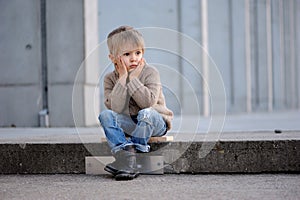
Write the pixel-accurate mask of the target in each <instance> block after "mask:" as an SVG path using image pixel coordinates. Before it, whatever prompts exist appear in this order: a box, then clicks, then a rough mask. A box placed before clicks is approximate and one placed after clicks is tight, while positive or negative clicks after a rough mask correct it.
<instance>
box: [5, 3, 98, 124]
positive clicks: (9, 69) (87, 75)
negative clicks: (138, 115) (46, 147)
mask: <svg viewBox="0 0 300 200" xmlns="http://www.w3.org/2000/svg"><path fill="white" fill-rule="evenodd" d="M42 2H43V1H38V0H30V1H22V0H14V1H5V0H1V1H0V13H1V14H0V15H1V17H0V20H1V21H0V23H1V30H0V39H1V43H0V45H1V46H0V49H1V55H0V60H1V64H0V65H1V73H0V104H1V107H0V113H1V114H0V126H11V125H13V126H18V127H19V126H39V115H38V113H39V111H40V110H42V109H43V108H47V109H48V111H49V124H50V126H52V127H53V126H74V125H75V122H76V124H77V125H78V126H89V125H96V124H97V116H95V114H94V112H93V111H91V110H93V109H96V110H97V111H98V110H99V106H94V105H98V104H99V100H98V98H97V99H95V100H96V102H97V103H95V102H93V104H92V105H93V106H90V105H91V104H90V101H89V100H87V99H93V100H94V98H90V97H94V95H95V92H94V89H91V88H95V87H97V83H98V82H97V81H98V70H99V67H98V62H97V59H96V58H95V57H92V58H91V59H89V61H88V62H84V61H85V58H86V57H88V55H90V54H91V52H92V51H93V49H94V48H95V47H96V46H97V45H98V34H97V31H98V28H97V26H98V24H97V1H95V0H93V1H90V0H89V1H85V0H76V1H74V0H71V1H70V0H64V1H60V0H51V1H45V2H46V3H45V8H46V12H45V13H44V14H45V19H46V21H45V28H46V29H45V30H46V33H45V35H46V38H42V36H41V32H42V24H41V20H42V19H43V18H42V17H41V12H42V11H41V5H42ZM87 2H88V3H87ZM43 39H45V43H43V44H42V41H43ZM45 44H46V45H45ZM42 48H44V49H43V51H42ZM42 52H46V59H45V62H46V63H45V65H46V68H47V74H46V76H47V83H46V84H47V85H46V87H47V89H46V90H44V87H43V81H42ZM81 66H82V67H81ZM80 67H81V68H80ZM80 69H81V70H80ZM79 71H80V73H78V72H79ZM76 75H77V79H76ZM74 85H78V88H77V89H76V91H77V93H75V95H76V101H73V94H74V92H73V88H74V87H73V86H74ZM44 92H46V93H47V96H46V98H47V102H48V105H43V102H44V99H43V98H45V96H44V95H43V93H44ZM79 93H80V94H79ZM72 108H74V109H76V110H78V112H77V113H78V114H77V115H76V116H75V117H76V120H74V118H73V114H74V113H73V109H72ZM97 113H98V112H97Z"/></svg>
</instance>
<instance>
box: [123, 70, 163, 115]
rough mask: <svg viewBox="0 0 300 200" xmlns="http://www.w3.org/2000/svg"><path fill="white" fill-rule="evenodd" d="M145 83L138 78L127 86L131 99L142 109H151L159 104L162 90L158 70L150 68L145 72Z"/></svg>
mask: <svg viewBox="0 0 300 200" xmlns="http://www.w3.org/2000/svg"><path fill="white" fill-rule="evenodd" d="M143 73H144V76H145V77H144V83H142V82H141V81H140V79H138V78H134V79H132V80H131V81H130V82H129V83H128V84H127V89H128V93H129V95H130V97H132V98H133V99H134V101H135V102H136V103H137V105H138V106H139V107H140V108H141V109H144V108H149V107H152V106H153V105H154V104H156V103H157V101H158V98H159V93H160V89H161V83H160V77H159V73H158V71H157V70H154V69H153V68H148V70H147V71H144V72H143Z"/></svg>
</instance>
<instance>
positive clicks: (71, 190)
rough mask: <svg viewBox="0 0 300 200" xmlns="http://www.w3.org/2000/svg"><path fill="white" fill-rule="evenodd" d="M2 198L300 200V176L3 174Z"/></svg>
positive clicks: (0, 188)
mask: <svg viewBox="0 0 300 200" xmlns="http://www.w3.org/2000/svg"><path fill="white" fill-rule="evenodd" d="M0 199H1V200H6V199H9V200H13V199H18V200H19V199H25V200H26V199H30V200H32V199H35V200H37V199H109V200H111V199H133V200H134V199H146V200H147V199H149V200H160V199H162V200H170V199H176V200H178V199H220V200H223V199H251V200H253V199H272V200H276V199H284V200H288V199H295V200H296V199H300V175H299V174H250V175H249V174H248V175H244V174H198V175H187V174H180V175H174V174H173V175H170V174H165V175H141V176H139V177H138V178H137V179H135V180H132V181H115V180H114V179H113V178H112V177H111V176H110V175H99V176H92V175H84V174H81V175H74V174H73V175H0Z"/></svg>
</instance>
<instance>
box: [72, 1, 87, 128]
mask: <svg viewBox="0 0 300 200" xmlns="http://www.w3.org/2000/svg"><path fill="white" fill-rule="evenodd" d="M81 2H82V16H83V19H82V32H83V33H82V37H83V38H82V41H83V51H82V52H83V56H82V57H83V61H82V64H83V65H80V67H83V69H80V67H79V70H82V71H83V82H82V90H83V95H82V98H83V99H82V103H83V108H82V109H83V110H82V117H83V119H82V120H83V123H84V124H86V112H87V111H86V109H87V108H86V99H85V98H86V94H85V91H86V88H85V86H86V69H85V67H86V66H85V64H86V63H85V59H86V37H85V36H86V35H85V33H86V27H85V20H86V16H85V14H86V12H85V10H86V0H82V1H81ZM74 84H79V83H75V82H74Z"/></svg>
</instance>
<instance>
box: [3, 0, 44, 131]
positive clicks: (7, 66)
mask: <svg viewBox="0 0 300 200" xmlns="http://www.w3.org/2000/svg"><path fill="white" fill-rule="evenodd" d="M39 16H40V4H39V1H38V0H31V1H20V0H12V1H5V0H1V1H0V24H1V29H0V40H1V42H0V52H1V54H0V61H1V63H0V66H1V67H0V71H1V72H0V105H1V106H0V126H28V125H30V126H38V112H39V111H40V110H41V109H42V92H41V67H40V66H41V33H40V20H39Z"/></svg>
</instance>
